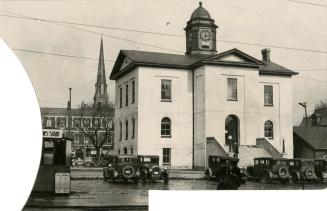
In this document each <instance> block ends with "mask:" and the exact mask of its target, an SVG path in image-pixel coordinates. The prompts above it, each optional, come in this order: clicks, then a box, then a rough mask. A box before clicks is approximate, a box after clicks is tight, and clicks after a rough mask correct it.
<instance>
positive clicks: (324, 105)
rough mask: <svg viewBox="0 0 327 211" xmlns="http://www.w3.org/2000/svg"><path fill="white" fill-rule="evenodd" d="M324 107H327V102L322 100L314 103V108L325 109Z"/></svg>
mask: <svg viewBox="0 0 327 211" xmlns="http://www.w3.org/2000/svg"><path fill="white" fill-rule="evenodd" d="M326 108H327V103H326V102H324V101H322V100H321V101H320V102H319V103H317V104H316V105H315V109H326Z"/></svg>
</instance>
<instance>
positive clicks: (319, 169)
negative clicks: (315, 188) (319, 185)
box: [315, 159, 327, 182]
mask: <svg viewBox="0 0 327 211" xmlns="http://www.w3.org/2000/svg"><path fill="white" fill-rule="evenodd" d="M315 174H316V176H317V178H318V179H319V181H320V182H324V181H325V180H326V179H327V160H326V159H315Z"/></svg>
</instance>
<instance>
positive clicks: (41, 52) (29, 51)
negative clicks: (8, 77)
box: [12, 48, 115, 62]
mask: <svg viewBox="0 0 327 211" xmlns="http://www.w3.org/2000/svg"><path fill="white" fill-rule="evenodd" d="M12 50H14V51H22V52H28V53H37V54H46V55H51V56H61V57H68V58H76V59H86V60H99V59H96V58H91V57H83V56H75V55H69V54H60V53H51V52H44V51H36V50H28V49H21V48H12ZM105 61H110V62H115V60H111V59H105Z"/></svg>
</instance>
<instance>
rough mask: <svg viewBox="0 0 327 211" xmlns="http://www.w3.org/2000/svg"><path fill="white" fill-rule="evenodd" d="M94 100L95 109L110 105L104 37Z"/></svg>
mask: <svg viewBox="0 0 327 211" xmlns="http://www.w3.org/2000/svg"><path fill="white" fill-rule="evenodd" d="M93 100H94V104H93V107H100V106H103V105H108V100H109V97H108V93H107V82H106V71H105V65H104V55H103V41H102V37H101V44H100V55H99V63H98V75H97V82H96V84H95V94H94V98H93Z"/></svg>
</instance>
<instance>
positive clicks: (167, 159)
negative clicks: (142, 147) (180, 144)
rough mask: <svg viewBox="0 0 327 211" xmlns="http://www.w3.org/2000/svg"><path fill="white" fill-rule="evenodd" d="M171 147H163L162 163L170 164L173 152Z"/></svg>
mask: <svg viewBox="0 0 327 211" xmlns="http://www.w3.org/2000/svg"><path fill="white" fill-rule="evenodd" d="M170 151H171V150H170V148H163V149H162V163H163V164H165V165H170V160H171V159H170V156H171V153H170Z"/></svg>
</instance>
